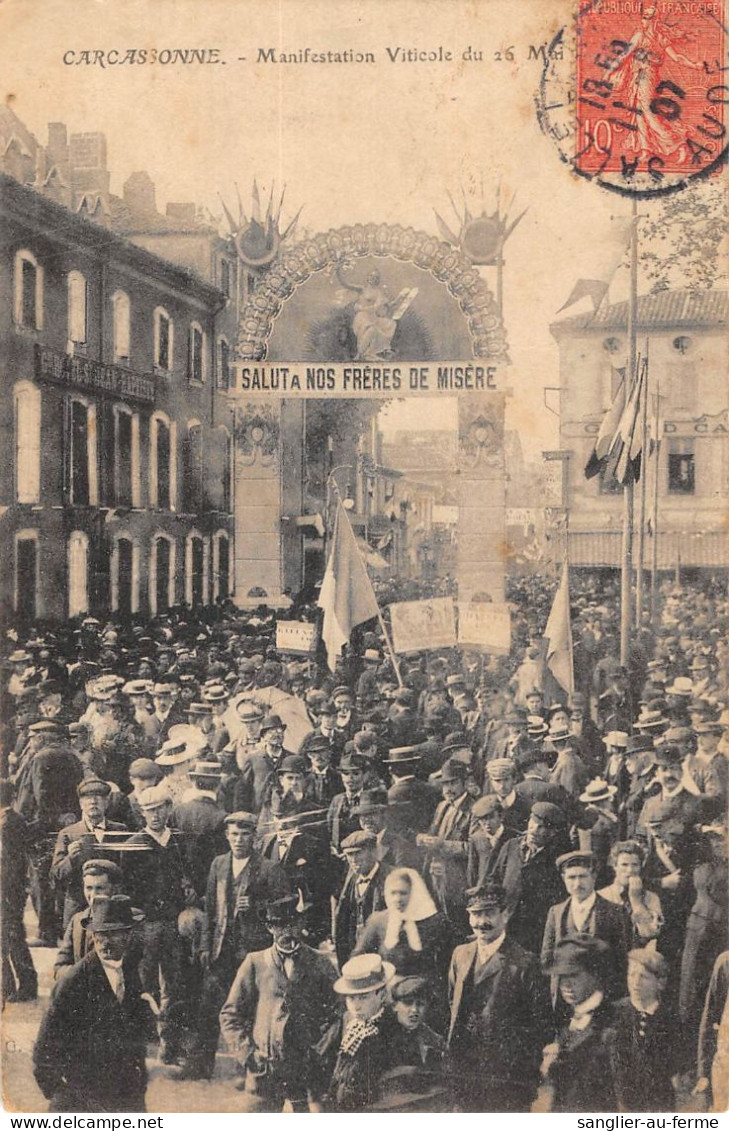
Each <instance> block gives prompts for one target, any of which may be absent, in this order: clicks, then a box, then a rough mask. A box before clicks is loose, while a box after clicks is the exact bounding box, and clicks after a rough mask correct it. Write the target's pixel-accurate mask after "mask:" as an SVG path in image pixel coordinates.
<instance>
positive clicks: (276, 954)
mask: <svg viewBox="0 0 729 1131" xmlns="http://www.w3.org/2000/svg"><path fill="white" fill-rule="evenodd" d="M297 904H298V900H297V897H296V896H293V895H292V896H287V897H284V898H283V899H279V900H275V901H272V902H269V903H268V904H267V906H266V922H267V924H268V927H269V930H270V933H271V934H272V935H273V945H272V946H270V947H268V948H267V949H266V950H259V951H255V952H253V953H251V954H248V955H247V956H246V958H245V959H244V960H243V963H242V964H241V967H240V969H239V970H238V973H237V974H236V977H235V981H234V982H233V985H232V986H231V989H230V993H229V994H228V997H227V1000H226V1002H225V1005H224V1006H223V1008H222V1010H221V1011H220V1028H221V1030H222V1033H223V1036H224V1038H225V1041H226V1044H227V1046H228V1049H229V1050H230V1051H231V1052H232V1053H234V1054H235V1055H236V1056H237V1058H238V1062H239V1065H240V1070H241V1073H242V1075H241V1078H240V1080H239V1081H238V1083H237V1084H236V1087H238V1088H239V1090H241V1091H243V1090H245V1095H244V1098H243V1100H242V1105H241V1110H242V1111H250V1112H280V1111H281V1110H282V1108H283V1105H284V1103H285V1102H286V1101H288V1102H289V1103H290V1104H291V1106H292V1107H293V1108H294V1110H303V1111H305V1110H306V1109H307V1103H310V1102H312V1101H313V1100H315V1099H317V1098H318V1097H317V1096H315V1095H313V1094H312V1091H311V1089H312V1084H313V1081H314V1080H315V1079H317V1078H318V1073H317V1072H316V1071H315V1068H316V1054H315V1051H314V1046H315V1045H316V1044H317V1043H318V1042H319V1041H320V1040H321V1038H322V1036H323V1035H324V1033H325V1032H326V1031H327V1029H328V1028H329V1026H330V1025H331V1024H332V1022H333V1021H334V1019H335V1016H336V1013H337V1006H336V1002H335V997H334V991H333V986H334V982H335V981H336V978H337V974H336V970H335V968H334V964H333V963H332V961H331V960H330V958H329V957H328V956H327V955H326V954H320V953H319V952H318V951H316V950H312V949H311V948H310V947H308V946H306V945H305V944H304V943H303V942H302V930H303V924H302V922H301V915H300V914H299V913H298V912H297Z"/></svg>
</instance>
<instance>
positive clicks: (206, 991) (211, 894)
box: [176, 812, 271, 1080]
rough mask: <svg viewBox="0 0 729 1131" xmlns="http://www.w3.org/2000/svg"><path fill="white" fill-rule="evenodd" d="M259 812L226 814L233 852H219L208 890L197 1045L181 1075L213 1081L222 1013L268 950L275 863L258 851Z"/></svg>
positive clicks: (212, 869)
mask: <svg viewBox="0 0 729 1131" xmlns="http://www.w3.org/2000/svg"><path fill="white" fill-rule="evenodd" d="M255 832H256V816H255V814H254V813H245V812H240V813H231V814H230V815H229V816H228V817H226V819H225V835H226V838H227V840H228V844H229V845H230V851H229V852H226V853H224V854H222V855H220V856H216V857H215V859H214V860H213V862H212V865H211V867H210V875H209V877H208V883H207V890H206V893H205V919H204V924H203V932H202V939H201V942H200V960H201V963H202V965H203V967H204V969H205V975H204V979H203V987H202V993H201V995H200V1007H199V1011H198V1018H197V1040H196V1042H195V1045H194V1048H193V1050H192V1052H191V1054H190V1056H189V1057H188V1059H187V1061H186V1063H185V1064H184V1065H183V1067H182V1069H181V1071H180V1072H178V1073H176V1076H177V1079H188V1080H194V1079H205V1080H209V1079H210V1077H211V1076H212V1074H213V1069H214V1067H215V1052H216V1049H217V1047H218V1036H219V1034H220V1025H219V1021H218V1015H219V1013H220V1010H221V1008H222V1005H223V1003H224V1002H225V999H226V998H227V996H228V993H229V992H230V987H231V986H232V984H233V979H234V978H235V975H236V973H237V971H238V967H239V966H240V964H241V962H242V961H243V959H244V958H245V957H246V955H247V954H249V953H250V952H251V951H254V950H263V949H264V948H265V946H266V944H267V943H268V941H269V935H268V932H267V931H266V928H265V926H264V924H263V920H262V918H261V915H260V909H261V907H262V906H263V905H264V903H265V901H266V898H267V894H268V877H269V875H270V871H271V866H270V864H269V863H268V861H267V860H264V859H263V857H262V856H261V855H260V853H258V852H257V851H255V850H254V847H253V846H254V838H255Z"/></svg>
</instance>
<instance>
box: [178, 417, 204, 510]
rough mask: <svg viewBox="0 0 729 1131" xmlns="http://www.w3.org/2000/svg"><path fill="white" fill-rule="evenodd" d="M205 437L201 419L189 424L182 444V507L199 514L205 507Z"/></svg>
mask: <svg viewBox="0 0 729 1131" xmlns="http://www.w3.org/2000/svg"><path fill="white" fill-rule="evenodd" d="M202 492H203V439H202V425H201V424H200V421H199V420H191V421H189V423H188V425H187V432H186V434H185V440H184V443H183V445H182V509H183V511H186V512H187V514H198V513H199V512H200V511H201V510H202V509H203V498H202Z"/></svg>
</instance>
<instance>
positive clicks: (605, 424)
mask: <svg viewBox="0 0 729 1131" xmlns="http://www.w3.org/2000/svg"><path fill="white" fill-rule="evenodd" d="M617 372H618V373H619V374H620V376H621V380H620V384H619V386H618V391H617V392H616V394H615V396H614V398H613V403H612V404H611V405H610V408H609V409H608V410H607V412H606V413H605V415H604V417H603V419H602V424H601V425H600V431H599V432H598V434H597V438H596V440H595V447H594V448H593V449H592V451H591V453H590V458H589V459H588V461H587V463H586V464H585V479H592V478H593V477H594V476H595V475H599V474H600V473H601V472H602V471H604V470H605V468H606V467H607V463H608V457H609V455H610V449H611V448H612V445H613V440H614V439H615V433H616V432H617V429H618V425H619V423H620V418H621V416H622V415H623V409H624V408H625V370H624V369H618V370H617Z"/></svg>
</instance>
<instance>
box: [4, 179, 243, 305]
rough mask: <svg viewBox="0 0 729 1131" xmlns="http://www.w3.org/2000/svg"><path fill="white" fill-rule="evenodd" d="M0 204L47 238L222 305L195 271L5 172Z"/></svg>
mask: <svg viewBox="0 0 729 1131" xmlns="http://www.w3.org/2000/svg"><path fill="white" fill-rule="evenodd" d="M0 203H2V204H3V205H4V206H5V207H6V208H7V209H8V211H10V212H14V213H15V215H16V216H17V220H18V223H20V224H24V225H25V226H27V227H31V228H35V229H36V231H37V232H38V234H39V235H41V236H44V237H45V238H47V239H49V240H51V241H53V240H61V241H63V240H64V239H68V240H69V241H70V242H77V243H78V244H79V245H80V246H82V247H86V248H90V249H94V250H96V251H97V252H99V253H101V252H104V253H106V254H112V255H114V254H115V255H117V256H118V257H119V259H121V260H123V261H126V262H127V263H131V264H133V265H134V266H136V267H138V268H139V270H140V271H144V272H145V273H146V274H149V275H152V276H153V277H156V278H157V279H164V280H165V281H166V282H167V283H168V284H170V285H171V286H174V287H176V288H178V289H179V290H180V291H182V292H183V293H187V294H195V295H196V296H197V297H198V299H201V300H202V301H203V302H205V303H208V304H209V305H210V306H211V307H212V308H213V309H215V310H218V309H221V308H222V307H223V306H224V305H225V302H226V298H225V295H224V294H223V292H222V291H220V290H218V288H217V287H214V286H212V284H210V283H207V282H206V281H205V280H204V279H201V278H200V276H199V275H197V274H195V272H193V271H189V270H188V269H187V268H184V267H180V266H178V265H177V264H176V263H172V262H170V260H168V259H164V258H162V256H160V255H155V254H154V252H152V251H148V250H147V249H146V248H143V247H139V246H138V245H137V244H134V243H132V242H130V241H129V240H128V239H124V238H123V237H122V236H120V235H117V234H116V233H114V232H111V231H109V229H108V228H105V227H103V226H102V225H101V224H96V223H94V222H93V221H92V220H87V219H85V218H84V217H83V216H81V215H79V214H78V213H77V212H72V211H71V210H70V209H69V208H66V207H64V205H62V204H57V203H56V202H55V201H53V200H50V199H49V198H48V197H47V196H44V195H43V194H42V193H39V192H36V191H35V190H34V189H32V188H30V187H29V186H28V185H22V184H20V182H19V181H16V180H15V179H14V178H13V177H10V176H8V175H7V174H6V173H0Z"/></svg>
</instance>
